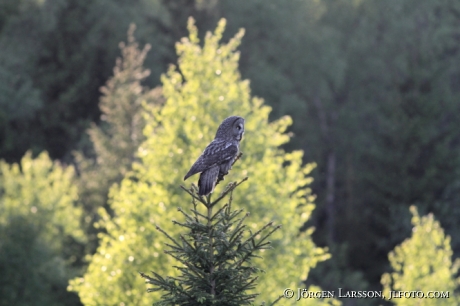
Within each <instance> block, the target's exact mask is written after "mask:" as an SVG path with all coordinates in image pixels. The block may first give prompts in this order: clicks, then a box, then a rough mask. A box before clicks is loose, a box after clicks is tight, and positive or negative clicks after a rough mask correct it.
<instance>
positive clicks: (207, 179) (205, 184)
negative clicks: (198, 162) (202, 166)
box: [198, 166, 219, 196]
mask: <svg viewBox="0 0 460 306" xmlns="http://www.w3.org/2000/svg"><path fill="white" fill-rule="evenodd" d="M218 176H219V166H214V167H211V168H209V169H207V170H205V171H203V172H202V173H201V175H200V179H199V180H198V194H199V195H202V196H206V195H208V194H210V193H211V192H213V191H214V187H216V181H217V177H218Z"/></svg>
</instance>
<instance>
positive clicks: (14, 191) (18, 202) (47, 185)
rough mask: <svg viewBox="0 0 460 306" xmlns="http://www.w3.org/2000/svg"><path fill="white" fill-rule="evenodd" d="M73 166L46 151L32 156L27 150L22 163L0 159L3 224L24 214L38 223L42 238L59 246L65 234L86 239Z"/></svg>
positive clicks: (0, 210)
mask: <svg viewBox="0 0 460 306" xmlns="http://www.w3.org/2000/svg"><path fill="white" fill-rule="evenodd" d="M73 175H74V171H73V168H72V167H67V168H62V167H61V166H60V165H59V164H56V163H53V161H51V160H50V158H49V157H48V154H47V153H41V154H40V155H39V156H37V158H35V159H33V158H32V154H31V153H30V152H29V153H27V154H26V155H25V156H24V157H23V158H22V160H21V164H20V165H18V164H13V165H9V164H7V163H6V162H4V161H0V188H1V198H0V224H2V225H6V224H8V222H9V221H10V220H11V219H12V218H15V217H22V218H24V220H27V221H28V222H29V223H31V224H33V225H34V226H36V228H37V229H38V230H39V231H40V236H41V239H44V240H45V241H46V243H47V245H48V246H52V247H54V248H55V249H56V251H58V250H59V248H61V247H62V245H61V244H62V242H63V237H64V236H65V235H68V236H72V237H73V238H74V239H78V240H80V239H83V232H82V230H81V229H80V224H79V222H80V216H81V210H80V209H79V208H77V207H75V206H74V203H75V201H76V200H77V188H76V186H75V185H74V182H73Z"/></svg>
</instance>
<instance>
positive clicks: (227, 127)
mask: <svg viewBox="0 0 460 306" xmlns="http://www.w3.org/2000/svg"><path fill="white" fill-rule="evenodd" d="M243 134H244V119H243V118H241V117H238V116H231V117H228V118H227V119H225V120H224V121H222V123H221V124H220V126H219V128H218V129H217V133H216V137H215V138H214V140H213V141H212V142H211V143H210V144H209V145H208V146H207V147H206V149H204V151H203V153H202V154H201V156H200V157H199V158H198V159H197V161H196V162H195V163H194V164H193V166H192V168H190V170H189V171H188V173H187V174H186V175H185V177H184V180H186V179H187V178H188V177H190V176H192V175H194V174H196V173H200V172H201V175H200V179H199V181H198V187H199V190H198V193H199V194H200V195H208V194H210V193H211V192H213V191H214V187H215V186H216V181H217V178H218V177H219V175H222V176H223V175H226V174H227V173H228V171H229V170H230V168H231V166H232V164H233V161H234V160H235V158H236V156H237V155H238V152H239V150H240V141H241V139H242V138H243Z"/></svg>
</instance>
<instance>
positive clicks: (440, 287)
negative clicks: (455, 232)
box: [382, 206, 460, 306]
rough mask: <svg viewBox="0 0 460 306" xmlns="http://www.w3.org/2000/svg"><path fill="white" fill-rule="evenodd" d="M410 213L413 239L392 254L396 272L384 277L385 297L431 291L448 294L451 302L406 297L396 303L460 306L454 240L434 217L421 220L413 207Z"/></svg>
mask: <svg viewBox="0 0 460 306" xmlns="http://www.w3.org/2000/svg"><path fill="white" fill-rule="evenodd" d="M410 210H411V212H412V222H411V223H412V226H413V228H412V236H411V237H410V238H408V239H406V240H404V242H403V243H402V244H401V245H399V246H397V247H396V248H395V249H394V251H392V252H390V254H389V260H390V263H391V266H392V268H393V270H394V272H392V273H385V274H384V275H383V276H382V285H383V287H384V295H385V296H386V297H390V290H391V291H421V292H423V294H425V295H428V293H429V291H439V292H443V293H446V292H448V294H449V296H448V298H446V297H445V298H438V299H433V298H425V299H418V298H406V297H404V296H402V297H397V298H394V299H393V301H392V302H393V303H395V304H396V305H404V306H406V305H407V306H410V305H421V306H428V305H439V306H441V305H458V304H459V303H460V295H459V293H458V291H457V289H458V287H459V285H460V277H458V271H459V268H460V259H457V260H455V261H454V262H453V261H452V254H453V252H452V249H451V247H450V237H449V236H446V235H445V234H444V231H443V229H442V227H441V226H440V224H439V222H438V221H436V220H435V219H434V216H433V215H432V214H429V215H427V216H423V217H420V216H419V214H418V212H417V209H416V208H415V206H411V208H410ZM432 294H433V293H432ZM393 295H394V294H393Z"/></svg>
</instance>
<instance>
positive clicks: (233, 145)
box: [184, 139, 239, 181]
mask: <svg viewBox="0 0 460 306" xmlns="http://www.w3.org/2000/svg"><path fill="white" fill-rule="evenodd" d="M238 151H239V146H238V142H232V141H227V140H224V139H214V140H213V141H212V142H211V143H210V144H209V145H208V146H207V147H206V149H204V151H203V153H202V154H201V156H200V157H199V158H198V159H197V161H196V162H195V163H194V164H193V166H192V168H190V170H189V171H188V173H187V174H186V175H185V177H184V181H185V180H186V179H187V178H189V177H190V176H192V175H194V174H196V173H200V172H203V171H205V170H207V169H209V168H211V167H214V166H220V165H221V164H223V163H228V162H229V161H230V160H233V159H234V158H235V157H236V155H237V154H238Z"/></svg>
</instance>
